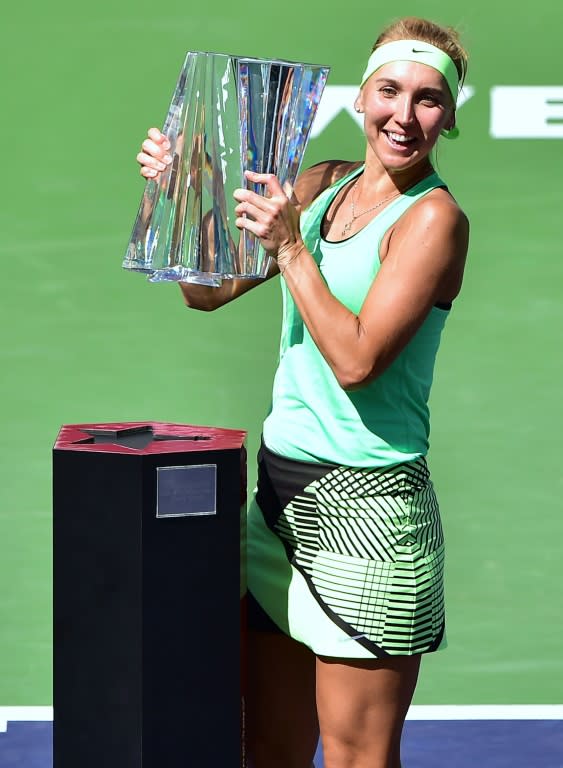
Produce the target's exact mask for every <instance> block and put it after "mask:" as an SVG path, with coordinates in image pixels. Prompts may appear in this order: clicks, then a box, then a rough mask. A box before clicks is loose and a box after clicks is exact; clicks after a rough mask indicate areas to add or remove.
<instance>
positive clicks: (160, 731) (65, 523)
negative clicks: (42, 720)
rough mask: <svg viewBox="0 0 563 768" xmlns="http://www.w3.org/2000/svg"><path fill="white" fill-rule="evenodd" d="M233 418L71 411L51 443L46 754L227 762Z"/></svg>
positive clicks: (235, 509)
mask: <svg viewBox="0 0 563 768" xmlns="http://www.w3.org/2000/svg"><path fill="white" fill-rule="evenodd" d="M245 437H246V435H245V433H244V432H240V431H234V430H222V429H211V428H207V427H192V426H186V425H177V424H159V423H134V424H131V423H127V424H91V425H87V424H81V425H69V426H65V427H63V428H62V429H61V431H60V433H59V436H58V439H57V441H56V443H55V446H54V449H53V548H54V549H53V592H54V595H53V597H54V605H53V624H54V629H53V633H54V659H53V667H54V668H53V674H54V679H53V688H54V691H53V694H54V696H53V699H54V701H53V703H54V768H192V767H193V768H231V767H232V768H235V766H238V765H242V764H243V763H244V754H243V753H244V749H243V748H242V740H241V696H242V691H241V674H240V670H241V656H242V644H243V643H242V641H241V605H242V603H241V595H242V591H243V590H242V589H241V565H242V558H241V546H242V542H244V536H243V531H242V526H243V525H244V514H243V513H244V508H245V504H246V452H245Z"/></svg>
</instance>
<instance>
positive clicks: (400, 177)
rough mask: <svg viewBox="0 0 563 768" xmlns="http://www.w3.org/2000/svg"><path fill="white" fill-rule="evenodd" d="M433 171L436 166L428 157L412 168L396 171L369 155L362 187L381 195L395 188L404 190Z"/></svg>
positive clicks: (399, 190) (400, 190)
mask: <svg viewBox="0 0 563 768" xmlns="http://www.w3.org/2000/svg"><path fill="white" fill-rule="evenodd" d="M432 173H434V168H433V166H432V164H431V163H430V160H428V158H425V159H424V160H421V161H420V162H419V163H417V164H416V165H413V166H412V167H410V168H405V169H402V170H399V171H395V170H389V169H387V168H385V167H384V166H383V165H382V164H381V163H380V162H379V161H378V160H376V159H374V158H373V157H369V155H368V157H366V161H365V165H364V171H363V180H362V187H363V188H364V190H368V189H369V190H371V192H372V193H373V192H377V195H378V196H379V197H381V196H384V195H386V194H391V193H392V192H393V191H394V190H397V191H398V192H404V191H405V190H407V189H410V188H411V187H413V186H414V185H415V184H418V182H419V181H422V179H425V178H426V177H427V176H430V174H432Z"/></svg>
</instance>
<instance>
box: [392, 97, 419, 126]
mask: <svg viewBox="0 0 563 768" xmlns="http://www.w3.org/2000/svg"><path fill="white" fill-rule="evenodd" d="M395 118H396V120H397V121H398V122H400V123H401V125H409V124H410V123H412V122H413V121H414V102H413V100H412V98H410V96H407V95H403V96H402V97H401V98H400V99H399V101H398V103H397V110H396V113H395Z"/></svg>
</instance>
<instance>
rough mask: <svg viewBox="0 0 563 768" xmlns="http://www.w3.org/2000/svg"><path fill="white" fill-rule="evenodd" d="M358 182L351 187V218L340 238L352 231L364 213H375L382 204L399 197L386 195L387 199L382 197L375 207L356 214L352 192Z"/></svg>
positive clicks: (395, 193) (396, 193)
mask: <svg viewBox="0 0 563 768" xmlns="http://www.w3.org/2000/svg"><path fill="white" fill-rule="evenodd" d="M358 181H359V179H357V180H356V181H355V182H354V186H353V187H352V192H351V195H350V208H351V209H352V218H351V219H350V221H347V222H346V224H344V229H343V230H342V233H341V235H340V237H346V235H347V234H348V232H350V230H351V229H352V225H353V224H354V222H355V221H356V219H359V218H360V216H365V215H366V213H370V212H371V211H375V209H376V208H380V207H381V206H382V205H383V204H384V203H387V202H389V200H392V199H393V198H394V197H399V195H400V194H401V193H400V192H394V193H393V194H392V195H388V196H387V197H384V198H383V200H380V201H379V202H378V203H377V204H376V205H372V207H371V208H366V210H365V211H360V212H359V213H356V206H355V204H354V192H355V191H356V187H357V186H358Z"/></svg>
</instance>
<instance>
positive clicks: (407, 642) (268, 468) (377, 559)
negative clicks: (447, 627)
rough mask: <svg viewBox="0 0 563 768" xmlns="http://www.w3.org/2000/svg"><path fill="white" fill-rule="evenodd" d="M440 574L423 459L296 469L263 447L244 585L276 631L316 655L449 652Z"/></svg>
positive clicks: (433, 505)
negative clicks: (378, 465) (382, 465)
mask: <svg viewBox="0 0 563 768" xmlns="http://www.w3.org/2000/svg"><path fill="white" fill-rule="evenodd" d="M443 570H444V540H443V532H442V525H441V522H440V513H439V509H438V503H437V500H436V496H435V493H434V489H433V486H432V483H431V481H430V478H429V472H428V467H427V464H426V461H425V459H424V458H421V459H419V460H417V461H415V462H409V463H405V464H399V465H395V466H393V467H385V468H377V469H360V468H354V467H344V466H336V465H330V464H312V463H307V462H302V461H294V460H290V459H286V458H283V457H281V456H278V455H277V454H274V453H272V452H271V451H269V450H268V449H267V448H266V447H265V446H264V445H262V447H261V448H260V451H259V454H258V484H257V489H256V492H255V495H254V498H253V500H252V502H251V504H250V507H249V516H248V589H249V592H250V596H251V598H254V599H255V600H256V602H257V604H258V606H259V607H260V608H261V609H262V610H263V611H264V612H265V613H266V614H267V616H268V617H269V619H270V620H271V622H273V625H272V626H275V627H276V628H278V629H279V630H281V631H283V632H285V633H287V634H288V635H290V636H291V637H294V638H295V639H296V640H299V641H300V642H303V643H304V644H305V645H307V646H308V647H309V648H311V649H312V650H313V651H314V652H315V653H316V654H318V655H320V656H331V657H337V658H338V657H341V658H373V657H376V658H381V657H385V656H390V655H412V654H418V653H428V652H430V651H435V650H437V649H438V648H439V647H443V646H444V645H445V637H444V589H443ZM251 626H252V619H251Z"/></svg>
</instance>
